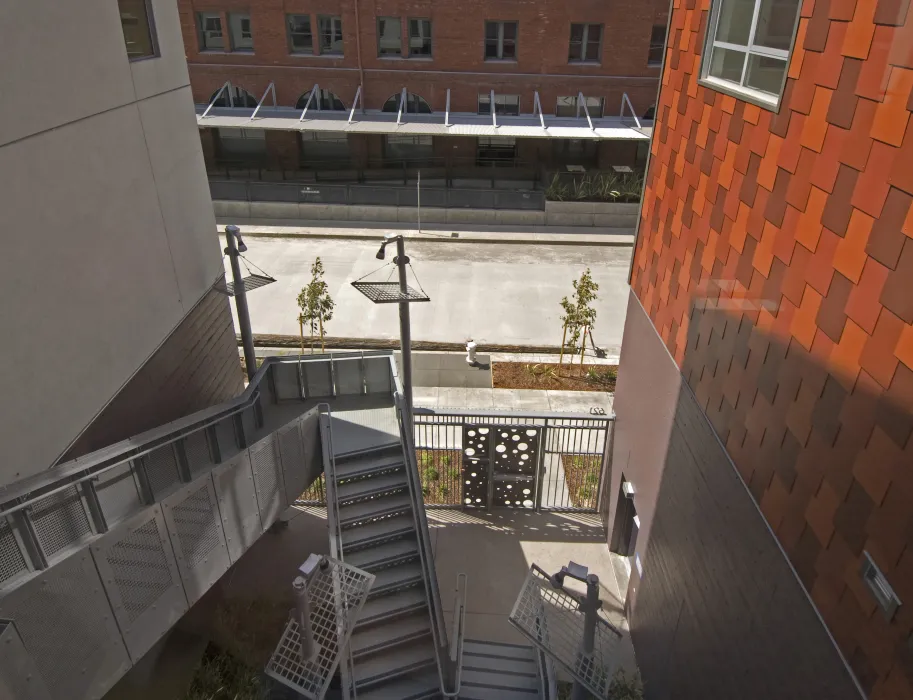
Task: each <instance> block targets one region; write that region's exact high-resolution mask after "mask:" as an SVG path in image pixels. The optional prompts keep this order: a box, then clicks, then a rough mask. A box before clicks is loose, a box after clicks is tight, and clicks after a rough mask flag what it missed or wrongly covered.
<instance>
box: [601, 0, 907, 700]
mask: <svg viewBox="0 0 913 700" xmlns="http://www.w3.org/2000/svg"><path fill="white" fill-rule="evenodd" d="M909 5H910V3H909V2H908V0H890V1H889V0H802V1H801V2H800V1H799V0H792V1H790V0H778V1H777V2H770V1H769V0H757V2H754V1H752V0H748V1H747V2H735V1H734V0H676V1H675V3H674V9H673V12H672V16H671V18H670V31H669V41H668V47H667V50H666V56H665V64H664V71H663V78H662V83H663V87H662V90H661V93H660V97H659V100H658V106H657V111H656V122H655V132H654V138H653V142H652V147H651V159H650V164H649V168H648V174H647V186H646V192H645V195H644V202H643V205H642V212H641V221H640V225H639V231H638V237H637V242H636V251H635V257H634V261H633V267H632V274H631V287H632V289H631V297H630V302H629V307H628V318H627V324H626V328H625V336H624V342H623V344H622V359H621V367H620V370H619V384H618V392H617V394H616V401H615V407H616V411H617V412H618V415H619V424H618V434H617V440H616V444H615V453H614V456H615V460H614V464H615V465H616V473H615V474H614V475H613V477H614V478H613V482H614V484H615V486H614V488H615V489H616V491H618V490H619V489H620V485H621V483H622V481H626V482H628V484H629V485H628V486H627V489H626V492H630V493H633V498H630V499H626V498H625V496H624V491H625V490H622V491H623V493H622V495H621V496H619V497H618V498H617V499H616V500H615V503H616V504H617V505H616V506H615V508H616V510H615V512H616V513H620V516H619V518H620V520H619V522H621V523H622V524H624V522H626V521H627V519H629V518H633V517H635V515H636V517H637V518H638V521H637V522H638V530H637V531H636V536H635V537H636V539H635V541H634V542H633V543H632V538H631V537H630V528H628V529H627V530H625V528H624V527H622V529H621V531H620V532H621V533H622V534H625V533H627V534H628V538H627V539H625V540H624V541H616V542H615V545H616V547H617V548H620V549H621V550H622V551H625V553H630V554H631V555H632V557H634V558H635V564H636V565H635V566H634V567H633V571H632V578H631V584H630V588H629V599H628V606H629V609H630V613H631V618H630V619H631V627H632V636H633V639H634V643H635V647H636V649H637V656H638V662H639V663H640V666H641V668H642V670H643V671H644V674H645V678H646V679H647V683H648V688H651V692H650V693H648V696H649V697H675V698H690V697H701V698H704V697H727V698H735V697H738V698H773V697H776V698H851V697H860V695H863V696H867V697H870V698H913V637H911V632H913V438H911V434H913V208H911V204H913V128H911V126H910V111H911V109H913V96H911V88H913V11H911V10H910V7H909ZM771 10H772V11H771ZM752 13H753V14H752ZM629 546H630V549H628V547H629ZM713 659H716V660H721V661H722V663H720V664H719V665H716V664H714V665H713V666H708V661H709V660H713ZM721 669H722V670H721ZM667 692H668V693H669V694H664V693H667Z"/></svg>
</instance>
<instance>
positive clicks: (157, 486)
mask: <svg viewBox="0 0 913 700" xmlns="http://www.w3.org/2000/svg"><path fill="white" fill-rule="evenodd" d="M143 465H144V466H145V468H146V477H147V478H148V479H149V486H150V488H151V489H152V494H153V496H155V499H156V500H159V499H160V498H161V497H162V496H164V495H165V494H167V493H168V492H169V491H170V490H171V489H172V488H173V487H174V486H175V485H176V484H179V483H180V482H181V477H180V473H179V472H178V463H177V460H176V459H175V457H174V448H172V446H171V444H170V443H169V444H167V445H163V446H162V447H159V448H158V449H156V450H152V452H150V453H149V454H147V455H146V456H145V457H143Z"/></svg>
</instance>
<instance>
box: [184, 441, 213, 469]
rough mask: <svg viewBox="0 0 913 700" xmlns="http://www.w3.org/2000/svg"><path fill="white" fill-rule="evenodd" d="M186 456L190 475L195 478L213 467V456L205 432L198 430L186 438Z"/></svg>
mask: <svg viewBox="0 0 913 700" xmlns="http://www.w3.org/2000/svg"><path fill="white" fill-rule="evenodd" d="M184 454H186V455H187V466H189V467H190V473H191V474H193V475H194V476H197V475H198V474H202V473H203V472H204V471H206V470H207V469H208V468H209V467H210V466H212V454H211V453H210V451H209V441H208V440H207V439H206V431H205V430H198V431H196V432H195V433H191V434H190V435H188V436H187V437H185V438H184Z"/></svg>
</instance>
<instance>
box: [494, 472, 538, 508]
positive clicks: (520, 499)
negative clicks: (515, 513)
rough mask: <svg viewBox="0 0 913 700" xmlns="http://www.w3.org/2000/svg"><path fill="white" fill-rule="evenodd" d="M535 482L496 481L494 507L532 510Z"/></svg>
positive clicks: (530, 480)
mask: <svg viewBox="0 0 913 700" xmlns="http://www.w3.org/2000/svg"><path fill="white" fill-rule="evenodd" d="M532 492H533V480H532V479H529V480H526V479H524V480H522V481H507V482H505V481H496V482H495V488H494V502H493V505H495V506H498V507H500V508H532V507H533V505H534V503H533V500H532Z"/></svg>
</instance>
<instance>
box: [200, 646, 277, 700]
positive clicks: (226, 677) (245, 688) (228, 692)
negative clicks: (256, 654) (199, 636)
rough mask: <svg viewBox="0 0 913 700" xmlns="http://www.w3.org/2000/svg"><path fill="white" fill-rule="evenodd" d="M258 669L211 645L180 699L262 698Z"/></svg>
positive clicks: (262, 689) (239, 699)
mask: <svg viewBox="0 0 913 700" xmlns="http://www.w3.org/2000/svg"><path fill="white" fill-rule="evenodd" d="M265 697H266V688H265V687H263V685H262V684H261V682H260V672H259V671H258V670H256V669H253V668H251V667H250V666H246V665H245V664H243V663H241V662H240V661H238V660H237V659H236V658H234V657H233V656H231V655H230V654H227V653H225V652H224V651H221V650H220V649H217V648H215V647H212V646H210V647H209V648H207V650H206V653H205V654H204V656H203V659H202V660H201V661H200V665H199V666H198V667H197V670H196V673H195V674H194V676H193V681H191V683H190V688H189V689H188V690H187V694H186V695H185V696H184V700H262V699H263V698H265Z"/></svg>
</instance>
